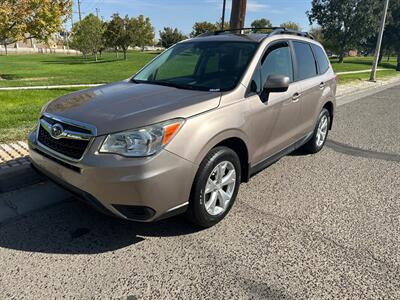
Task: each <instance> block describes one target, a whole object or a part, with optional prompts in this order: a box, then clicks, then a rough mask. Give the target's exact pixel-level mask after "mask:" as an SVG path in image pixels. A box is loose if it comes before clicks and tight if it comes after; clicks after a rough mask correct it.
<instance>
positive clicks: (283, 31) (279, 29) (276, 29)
mask: <svg viewBox="0 0 400 300" xmlns="http://www.w3.org/2000/svg"><path fill="white" fill-rule="evenodd" d="M243 30H252V31H254V30H272V32H271V33H270V34H269V35H270V36H272V35H277V34H292V35H297V36H302V37H307V38H310V39H312V40H315V38H314V37H313V36H312V35H311V34H309V33H308V32H302V31H297V30H292V29H287V28H285V27H243V28H237V29H225V30H217V31H209V32H205V33H202V34H200V35H198V36H197V37H206V36H211V35H220V34H223V33H226V32H233V33H234V32H238V31H239V32H242V31H243Z"/></svg>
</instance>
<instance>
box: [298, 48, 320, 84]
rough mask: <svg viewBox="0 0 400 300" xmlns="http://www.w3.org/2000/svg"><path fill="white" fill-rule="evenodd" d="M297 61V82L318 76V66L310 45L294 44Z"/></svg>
mask: <svg viewBox="0 0 400 300" xmlns="http://www.w3.org/2000/svg"><path fill="white" fill-rule="evenodd" d="M293 46H294V51H295V53H296V61H297V76H296V80H297V81H300V80H304V79H308V78H311V77H315V76H317V74H318V72H317V64H316V62H315V59H314V54H313V52H312V50H311V46H310V45H309V44H308V43H303V42H293Z"/></svg>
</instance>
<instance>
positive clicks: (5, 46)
mask: <svg viewBox="0 0 400 300" xmlns="http://www.w3.org/2000/svg"><path fill="white" fill-rule="evenodd" d="M4 50H5V51H6V56H7V55H8V50H7V44H4Z"/></svg>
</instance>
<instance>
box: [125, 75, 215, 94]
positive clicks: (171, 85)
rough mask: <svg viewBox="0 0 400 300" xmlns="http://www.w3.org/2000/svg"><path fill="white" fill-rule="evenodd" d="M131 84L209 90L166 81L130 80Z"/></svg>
mask: <svg viewBox="0 0 400 300" xmlns="http://www.w3.org/2000/svg"><path fill="white" fill-rule="evenodd" d="M132 82H134V83H145V84H156V85H163V86H169V87H174V88H177V89H183V90H197V91H208V90H209V89H207V88H205V87H200V86H194V85H190V84H180V83H175V82H171V81H168V80H136V79H133V78H132Z"/></svg>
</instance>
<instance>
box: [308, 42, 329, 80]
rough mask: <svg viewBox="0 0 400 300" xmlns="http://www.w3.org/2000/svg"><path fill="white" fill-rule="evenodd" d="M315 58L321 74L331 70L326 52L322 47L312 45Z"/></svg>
mask: <svg viewBox="0 0 400 300" xmlns="http://www.w3.org/2000/svg"><path fill="white" fill-rule="evenodd" d="M311 47H312V48H313V51H314V54H315V57H316V58H317V62H318V66H319V73H320V74H324V73H325V72H326V71H328V69H329V61H328V58H327V57H326V54H325V51H324V50H322V48H321V47H319V46H317V45H314V44H313V45H312V46H311Z"/></svg>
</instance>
